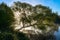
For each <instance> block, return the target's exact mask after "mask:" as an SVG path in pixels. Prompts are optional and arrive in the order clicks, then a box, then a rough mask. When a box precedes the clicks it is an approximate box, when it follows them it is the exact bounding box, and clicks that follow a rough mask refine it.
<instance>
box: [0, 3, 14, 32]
mask: <svg viewBox="0 0 60 40" xmlns="http://www.w3.org/2000/svg"><path fill="white" fill-rule="evenodd" d="M13 22H14V14H13V12H12V10H11V8H10V7H8V6H7V5H6V4H5V3H1V4H0V31H2V32H3V31H8V32H9V31H11V30H10V28H11V27H10V26H11V25H12V23H13Z"/></svg>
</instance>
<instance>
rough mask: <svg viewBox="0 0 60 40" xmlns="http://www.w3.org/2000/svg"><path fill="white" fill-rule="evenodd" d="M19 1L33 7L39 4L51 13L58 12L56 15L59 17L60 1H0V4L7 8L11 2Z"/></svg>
mask: <svg viewBox="0 0 60 40" xmlns="http://www.w3.org/2000/svg"><path fill="white" fill-rule="evenodd" d="M16 1H20V2H26V3H29V4H31V5H33V6H35V5H37V4H41V5H44V6H48V7H50V9H52V11H54V12H58V15H60V0H0V3H2V2H4V3H6V4H7V5H8V6H11V5H12V4H13V2H16Z"/></svg>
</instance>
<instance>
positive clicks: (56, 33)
mask: <svg viewBox="0 0 60 40" xmlns="http://www.w3.org/2000/svg"><path fill="white" fill-rule="evenodd" d="M54 34H55V36H56V40H60V27H59V28H58V31H55V33H54Z"/></svg>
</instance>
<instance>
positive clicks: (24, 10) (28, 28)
mask: <svg viewBox="0 0 60 40" xmlns="http://www.w3.org/2000/svg"><path fill="white" fill-rule="evenodd" d="M11 9H12V11H13V12H14V15H15V24H14V25H15V29H17V30H18V29H20V28H22V29H21V30H20V31H21V32H24V33H32V34H39V33H41V34H45V33H53V31H54V30H53V27H50V26H48V25H44V26H45V28H46V29H45V30H41V29H39V28H38V26H37V25H36V24H39V23H38V22H39V20H40V24H49V22H48V21H47V20H46V21H45V19H43V18H44V16H45V15H46V14H47V13H48V12H49V13H50V12H51V10H50V9H49V8H48V7H44V6H42V5H36V6H32V5H30V4H27V3H19V2H16V3H15V4H14V5H13V6H12V7H11ZM40 14H41V15H40ZM42 14H43V15H42ZM37 15H38V16H39V15H40V16H42V18H41V19H37V20H38V21H37V20H34V18H33V17H35V16H37ZM21 18H25V19H24V20H27V21H28V20H30V21H29V22H30V23H28V22H27V21H26V22H25V23H24V26H25V27H24V28H23V23H22V20H21ZM30 24H31V25H30ZM40 24H39V26H41V25H40ZM33 25H34V26H33ZM52 30H53V31H52Z"/></svg>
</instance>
